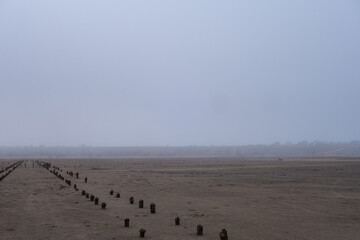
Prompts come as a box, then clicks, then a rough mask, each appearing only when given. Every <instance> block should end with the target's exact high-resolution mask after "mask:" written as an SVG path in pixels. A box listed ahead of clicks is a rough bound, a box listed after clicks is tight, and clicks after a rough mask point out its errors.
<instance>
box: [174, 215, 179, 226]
mask: <svg viewBox="0 0 360 240" xmlns="http://www.w3.org/2000/svg"><path fill="white" fill-rule="evenodd" d="M175 225H180V218H179V217H176V218H175Z"/></svg>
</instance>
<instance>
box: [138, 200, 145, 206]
mask: <svg viewBox="0 0 360 240" xmlns="http://www.w3.org/2000/svg"><path fill="white" fill-rule="evenodd" d="M139 208H144V200H142V199H141V200H139Z"/></svg>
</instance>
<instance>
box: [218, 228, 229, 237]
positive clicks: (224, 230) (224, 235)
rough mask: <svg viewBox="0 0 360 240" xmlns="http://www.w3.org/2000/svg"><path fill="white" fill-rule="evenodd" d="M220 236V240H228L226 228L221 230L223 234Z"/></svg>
mask: <svg viewBox="0 0 360 240" xmlns="http://www.w3.org/2000/svg"><path fill="white" fill-rule="evenodd" d="M219 236H220V240H228V235H227V231H226V229H225V228H223V229H222V230H221V232H220V233H219Z"/></svg>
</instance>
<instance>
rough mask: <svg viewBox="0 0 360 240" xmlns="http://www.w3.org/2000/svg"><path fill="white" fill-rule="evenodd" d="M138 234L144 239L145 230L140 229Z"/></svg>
mask: <svg viewBox="0 0 360 240" xmlns="http://www.w3.org/2000/svg"><path fill="white" fill-rule="evenodd" d="M139 232H140V237H141V238H144V237H145V232H146V230H145V229H143V228H142V229H140V230H139Z"/></svg>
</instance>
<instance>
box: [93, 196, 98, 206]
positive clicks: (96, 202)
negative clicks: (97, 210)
mask: <svg viewBox="0 0 360 240" xmlns="http://www.w3.org/2000/svg"><path fill="white" fill-rule="evenodd" d="M94 202H95V203H94V204H95V205H98V204H99V198H97V197H96V198H95V200H94Z"/></svg>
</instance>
